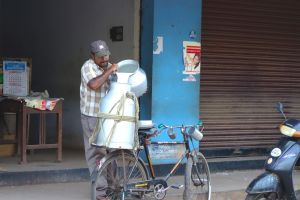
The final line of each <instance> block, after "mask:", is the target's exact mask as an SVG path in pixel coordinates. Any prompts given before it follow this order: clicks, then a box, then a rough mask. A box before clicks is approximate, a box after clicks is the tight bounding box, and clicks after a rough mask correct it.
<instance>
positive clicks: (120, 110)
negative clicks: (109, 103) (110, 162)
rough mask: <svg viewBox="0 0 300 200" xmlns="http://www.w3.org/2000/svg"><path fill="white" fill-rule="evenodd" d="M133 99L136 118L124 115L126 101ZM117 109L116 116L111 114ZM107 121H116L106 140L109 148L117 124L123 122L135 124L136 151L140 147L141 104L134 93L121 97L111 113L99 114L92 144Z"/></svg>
mask: <svg viewBox="0 0 300 200" xmlns="http://www.w3.org/2000/svg"><path fill="white" fill-rule="evenodd" d="M127 98H129V99H132V100H133V101H134V104H135V116H125V115H124V107H125V102H126V99H127ZM116 106H118V107H117V112H116V114H111V112H112V110H113V109H114V108H115V107H116ZM107 119H111V120H114V124H113V126H112V128H111V130H110V132H109V134H108V137H107V139H106V142H105V145H106V146H109V143H110V142H111V138H112V136H113V134H114V132H115V128H116V126H117V124H118V123H119V122H122V121H127V122H134V123H135V131H134V149H136V148H137V147H139V139H138V120H139V104H138V99H137V97H136V96H135V94H134V93H131V92H127V93H126V94H123V95H122V96H121V98H120V99H119V101H117V102H116V103H115V104H114V105H113V107H112V108H111V109H110V111H109V113H102V112H101V113H99V114H98V120H97V124H96V127H95V129H94V131H93V134H92V136H91V137H90V138H89V142H90V143H94V142H95V140H96V138H97V136H98V134H99V132H100V130H101V129H102V127H103V124H104V122H105V120H107Z"/></svg>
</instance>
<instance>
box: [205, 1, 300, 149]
mask: <svg viewBox="0 0 300 200" xmlns="http://www.w3.org/2000/svg"><path fill="white" fill-rule="evenodd" d="M201 44H202V57H201V59H202V62H201V63H202V64H201V81H200V118H201V119H202V120H203V122H204V125H205V131H204V133H205V137H204V139H203V142H202V143H201V146H202V148H203V149H216V148H243V147H247V148H249V147H250V148H252V147H253V148H254V147H255V148H257V147H269V146H272V145H274V144H275V143H276V142H277V141H278V139H279V137H280V136H281V135H280V133H279V131H278V125H279V124H280V123H281V122H282V120H283V118H282V116H281V115H280V114H279V113H278V112H277V111H276V109H275V106H276V102H278V101H281V102H283V103H284V105H285V108H286V109H285V111H286V114H287V116H288V117H290V118H298V119H300V1H297V0H287V1H274V0H254V1H240V0H226V1H223V0H208V1H203V8H202V41H201Z"/></svg>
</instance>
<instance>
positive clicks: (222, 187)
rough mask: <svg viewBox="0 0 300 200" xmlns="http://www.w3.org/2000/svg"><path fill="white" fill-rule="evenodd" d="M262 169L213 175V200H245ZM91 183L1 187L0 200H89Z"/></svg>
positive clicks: (173, 193) (174, 194)
mask: <svg viewBox="0 0 300 200" xmlns="http://www.w3.org/2000/svg"><path fill="white" fill-rule="evenodd" d="M261 172H262V170H248V171H234V172H222V173H214V174H212V175H211V185H212V191H213V195H212V200H242V199H244V198H245V192H244V191H245V188H246V187H247V185H248V184H249V183H250V181H251V180H253V178H255V177H256V176H257V175H258V174H260V173H261ZM295 177H296V178H295V179H296V182H297V183H296V186H297V188H298V189H299V188H300V183H299V182H300V173H297V174H295ZM182 179H183V177H181V176H178V177H173V178H171V179H170V181H171V182H173V183H177V184H180V183H182ZM89 190H90V185H89V183H88V182H77V183H56V184H41V185H24V186H11V187H0V199H1V200H2V199H10V200H35V199H42V200H71V199H72V200H89V199H90V191H89ZM182 191H183V190H182V189H180V190H169V191H168V195H167V196H168V198H167V200H178V199H182V196H180V195H181V194H182Z"/></svg>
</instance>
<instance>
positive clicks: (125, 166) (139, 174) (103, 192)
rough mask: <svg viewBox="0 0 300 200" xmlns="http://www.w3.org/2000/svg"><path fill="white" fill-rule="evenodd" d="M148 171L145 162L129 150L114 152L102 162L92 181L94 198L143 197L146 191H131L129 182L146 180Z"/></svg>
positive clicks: (95, 199)
mask: <svg viewBox="0 0 300 200" xmlns="http://www.w3.org/2000/svg"><path fill="white" fill-rule="evenodd" d="M147 179H148V173H147V171H146V168H145V166H144V164H143V163H142V162H141V161H140V160H139V159H138V160H137V159H136V158H135V157H134V156H133V154H131V153H128V152H127V151H123V150H120V151H117V152H112V155H110V156H109V157H108V159H107V160H106V161H105V162H104V163H103V164H102V166H101V167H100V169H99V170H98V172H97V177H96V180H95V181H94V182H93V183H92V199H93V200H100V199H109V200H117V199H123V198H124V199H141V198H142V197H143V195H144V192H143V191H142V190H141V191H135V192H129V190H128V189H130V188H127V187H128V184H131V183H136V182H139V181H145V180H147Z"/></svg>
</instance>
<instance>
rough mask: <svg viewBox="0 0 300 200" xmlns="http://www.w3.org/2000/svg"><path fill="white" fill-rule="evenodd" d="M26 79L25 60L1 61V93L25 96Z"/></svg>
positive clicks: (26, 92) (26, 90)
mask: <svg viewBox="0 0 300 200" xmlns="http://www.w3.org/2000/svg"><path fill="white" fill-rule="evenodd" d="M28 80H29V78H28V71H27V63H26V62H25V61H3V95H6V96H27V95H28V88H29V87H28V86H29V82H28Z"/></svg>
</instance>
